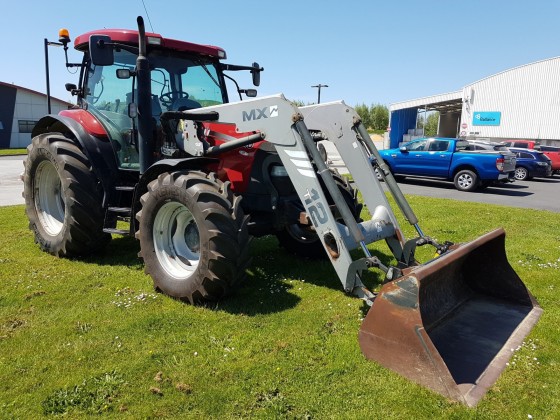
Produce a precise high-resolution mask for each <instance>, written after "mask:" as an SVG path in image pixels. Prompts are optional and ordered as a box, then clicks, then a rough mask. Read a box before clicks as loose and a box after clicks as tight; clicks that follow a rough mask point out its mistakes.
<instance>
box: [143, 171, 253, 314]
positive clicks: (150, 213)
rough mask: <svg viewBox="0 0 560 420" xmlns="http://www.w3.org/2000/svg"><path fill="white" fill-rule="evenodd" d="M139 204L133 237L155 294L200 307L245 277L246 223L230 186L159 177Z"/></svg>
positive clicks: (202, 178)
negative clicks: (135, 230)
mask: <svg viewBox="0 0 560 420" xmlns="http://www.w3.org/2000/svg"><path fill="white" fill-rule="evenodd" d="M140 202H141V204H142V209H141V210H140V211H139V212H138V213H137V215H136V218H137V219H138V222H139V230H138V232H137V233H136V237H137V238H138V239H139V240H140V256H141V257H142V258H143V259H144V263H145V265H146V268H145V271H146V273H148V274H150V276H151V277H152V279H153V281H154V286H155V288H156V289H158V290H160V291H161V292H163V293H165V294H167V295H169V296H172V297H174V298H177V299H181V300H186V301H188V302H190V303H201V302H204V301H215V300H218V299H220V298H221V297H223V296H226V295H227V294H229V293H230V292H231V291H232V290H233V289H235V287H236V286H237V285H238V284H239V283H240V280H241V279H243V278H244V277H245V269H246V268H247V266H248V265H249V263H250V256H249V234H248V231H247V218H246V217H245V216H244V213H243V210H242V209H241V206H240V198H239V197H235V196H234V195H233V193H232V192H231V189H230V186H229V183H224V182H222V181H220V180H218V179H216V177H215V176H214V175H213V174H206V173H204V172H198V171H188V172H187V171H181V172H173V173H164V174H162V175H160V176H159V177H158V179H156V180H154V181H152V182H151V183H150V184H149V185H148V192H147V193H146V194H144V195H143V196H142V198H141V200H140Z"/></svg>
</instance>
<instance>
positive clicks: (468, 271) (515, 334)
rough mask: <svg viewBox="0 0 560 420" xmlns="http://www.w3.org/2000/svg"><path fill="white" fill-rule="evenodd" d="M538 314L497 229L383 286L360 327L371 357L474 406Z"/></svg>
mask: <svg viewBox="0 0 560 420" xmlns="http://www.w3.org/2000/svg"><path fill="white" fill-rule="evenodd" d="M541 313H542V309H541V308H540V307H539V305H538V303H537V302H536V300H535V299H534V298H533V296H531V294H530V293H529V291H528V290H527V288H526V287H525V285H524V284H523V282H522V281H521V279H520V278H519V276H518V275H517V274H516V273H515V271H514V270H513V269H512V268H511V266H510V265H509V263H508V261H507V258H506V254H505V232H504V231H503V230H502V229H498V230H495V231H493V232H490V233H488V234H486V235H484V236H481V237H480V238H478V239H476V240H474V241H472V242H469V243H466V244H461V245H456V246H454V249H453V250H452V251H451V252H449V253H446V254H444V255H442V256H441V257H440V258H437V259H435V260H432V261H430V262H428V263H426V264H423V265H420V266H417V267H411V268H407V269H405V270H403V275H402V276H401V277H399V278H398V279H396V280H394V281H391V282H389V283H386V284H385V285H384V286H383V287H382V288H381V291H380V292H379V294H378V295H377V297H376V298H375V301H374V303H373V305H372V307H371V309H370V311H369V313H368V315H367V316H366V319H365V320H364V322H363V324H362V327H361V329H360V333H359V341H360V347H361V349H362V352H363V353H364V355H365V356H366V358H368V359H372V360H375V361H377V362H379V363H380V364H381V365H383V366H385V367H387V368H389V369H391V370H394V371H396V372H398V373H399V374H401V375H403V376H405V377H407V378H409V379H411V380H412V381H414V382H417V383H419V384H420V385H423V386H425V387H427V388H430V389H432V390H433V391H435V392H438V393H440V394H442V395H444V396H446V397H448V398H450V399H453V400H457V401H460V402H462V403H464V404H466V405H468V406H474V405H476V403H477V402H478V401H479V400H480V399H481V398H482V397H483V396H484V394H485V393H486V391H487V389H488V388H489V387H491V386H492V385H493V384H494V382H496V380H497V379H498V377H499V375H500V373H501V372H502V370H503V369H504V368H505V366H506V363H507V362H508V360H509V358H510V357H511V356H512V354H513V351H512V350H513V349H515V348H516V347H517V346H519V345H520V344H521V343H522V342H523V340H524V338H525V337H526V336H527V335H528V334H529V332H530V331H531V329H532V327H533V326H534V325H535V323H536V322H537V320H538V319H539V317H540V315H541Z"/></svg>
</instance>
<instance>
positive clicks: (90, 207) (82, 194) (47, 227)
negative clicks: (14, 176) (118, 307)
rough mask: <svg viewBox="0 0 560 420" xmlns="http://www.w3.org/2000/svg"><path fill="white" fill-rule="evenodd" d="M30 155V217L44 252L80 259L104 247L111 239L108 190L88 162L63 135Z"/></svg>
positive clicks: (43, 138) (34, 146)
mask: <svg viewBox="0 0 560 420" xmlns="http://www.w3.org/2000/svg"><path fill="white" fill-rule="evenodd" d="M27 151H28V153H27V158H26V160H25V161H24V166H25V172H24V178H23V196H24V198H25V212H26V214H27V218H28V219H29V228H30V229H31V230H32V231H33V233H34V235H35V242H36V243H38V244H39V246H40V248H41V250H43V251H45V252H48V253H50V254H53V255H56V256H59V257H74V256H83V255H88V254H91V253H93V252H96V251H98V250H100V249H102V248H104V247H105V245H106V244H107V243H108V242H109V240H110V239H111V236H110V235H109V234H106V233H104V232H103V222H104V212H103V209H102V205H101V202H102V190H101V187H100V184H99V182H98V180H97V177H96V176H95V174H94V173H93V172H92V170H91V165H90V163H89V160H88V158H87V157H86V156H85V155H84V154H83V153H82V151H81V150H80V149H79V148H78V146H77V145H76V144H75V143H74V142H73V141H72V140H70V139H68V138H66V137H64V136H63V135H62V134H52V133H49V134H41V135H39V136H37V137H35V138H33V140H32V142H31V144H30V145H29V146H28V148H27Z"/></svg>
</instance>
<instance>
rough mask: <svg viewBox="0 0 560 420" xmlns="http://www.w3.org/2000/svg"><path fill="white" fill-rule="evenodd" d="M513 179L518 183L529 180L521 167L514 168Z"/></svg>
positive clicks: (527, 174)
mask: <svg viewBox="0 0 560 420" xmlns="http://www.w3.org/2000/svg"><path fill="white" fill-rule="evenodd" d="M514 176H515V179H516V180H518V181H526V180H528V179H529V172H528V171H527V169H525V168H524V167H523V166H518V167H517V168H515V174H514Z"/></svg>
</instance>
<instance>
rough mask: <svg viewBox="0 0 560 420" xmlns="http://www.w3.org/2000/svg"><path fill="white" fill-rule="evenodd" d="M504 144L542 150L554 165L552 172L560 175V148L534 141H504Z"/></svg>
mask: <svg viewBox="0 0 560 420" xmlns="http://www.w3.org/2000/svg"><path fill="white" fill-rule="evenodd" d="M503 144H504V145H506V146H507V147H517V148H524V149H531V150H533V149H534V150H540V151H541V152H543V153H544V154H545V155H547V156H548V158H549V159H550V161H551V163H552V172H554V173H560V147H554V146H545V145H542V144H538V143H537V142H536V141H534V140H510V141H504V142H503Z"/></svg>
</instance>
